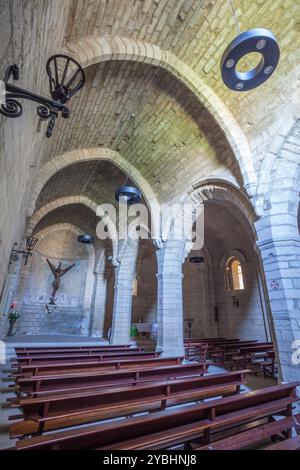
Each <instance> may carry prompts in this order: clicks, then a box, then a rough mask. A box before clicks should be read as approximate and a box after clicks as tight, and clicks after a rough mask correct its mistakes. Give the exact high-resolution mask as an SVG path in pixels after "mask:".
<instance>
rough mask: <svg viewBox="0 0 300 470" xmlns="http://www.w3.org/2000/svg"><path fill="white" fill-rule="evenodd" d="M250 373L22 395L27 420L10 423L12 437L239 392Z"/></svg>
mask: <svg viewBox="0 0 300 470" xmlns="http://www.w3.org/2000/svg"><path fill="white" fill-rule="evenodd" d="M247 372H249V371H247V370H246V371H242V372H234V373H227V374H217V375H211V376H206V377H200V378H199V377H194V378H188V379H180V380H174V381H171V382H170V381H166V382H154V383H153V382H152V383H147V384H143V385H136V386H135V387H121V388H105V389H97V390H90V391H85V392H84V391H82V390H81V391H79V392H77V393H72V394H60V395H59V394H56V395H55V396H53V395H47V396H45V397H39V398H21V399H20V400H19V401H18V403H13V405H12V406H13V407H19V408H21V409H22V411H23V417H24V420H23V421H20V422H17V423H14V424H12V425H11V426H10V432H11V437H12V438H15V437H21V436H23V435H29V434H35V433H38V434H42V433H43V432H44V431H50V430H55V429H61V428H64V427H69V426H74V425H80V424H83V423H89V422H95V421H101V420H105V419H109V418H115V417H120V416H129V415H132V414H135V413H140V412H145V411H147V412H149V411H153V410H159V409H165V408H166V407H168V406H173V405H177V404H182V403H188V402H191V401H196V400H203V399H205V398H210V397H216V396H227V395H233V394H236V393H239V390H240V386H241V385H242V384H243V383H245V374H246V373H247Z"/></svg>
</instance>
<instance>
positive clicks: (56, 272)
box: [47, 258, 75, 305]
mask: <svg viewBox="0 0 300 470" xmlns="http://www.w3.org/2000/svg"><path fill="white" fill-rule="evenodd" d="M47 263H48V265H49V267H50V269H51V271H52V273H53V276H54V281H53V284H52V287H53V291H52V294H51V297H49V300H50V305H55V300H56V299H55V294H56V292H57V291H58V289H59V287H60V278H61V277H62V276H63V275H64V274H66V273H67V272H68V271H70V269H72V268H73V267H74V266H75V263H73V264H70V266H67V267H66V268H64V269H62V267H61V263H59V265H58V266H57V268H55V266H53V264H52V263H51V261H49V260H48V258H47Z"/></svg>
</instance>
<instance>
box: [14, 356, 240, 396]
mask: <svg viewBox="0 0 300 470" xmlns="http://www.w3.org/2000/svg"><path fill="white" fill-rule="evenodd" d="M206 367H207V365H206V363H193V364H175V365H164V364H163V363H162V364H161V365H160V364H157V365H154V366H153V367H147V368H140V367H137V368H136V369H129V370H128V369H124V370H112V371H107V372H106V373H105V374H103V373H102V372H101V371H100V372H97V371H96V372H83V373H76V372H75V373H66V374H64V375H63V374H59V375H50V376H32V377H27V378H20V379H19V381H18V384H17V385H15V387H14V388H15V391H16V393H17V394H19V395H20V394H27V395H31V396H43V395H45V394H50V393H69V392H71V393H72V391H76V390H80V389H84V390H86V389H90V388H99V387H110V386H116V387H117V386H122V385H131V386H135V385H137V384H140V383H145V382H151V381H159V380H160V381H162V380H174V379H179V378H181V377H194V376H200V375H203V374H204V373H205V371H206ZM240 372H242V371H240Z"/></svg>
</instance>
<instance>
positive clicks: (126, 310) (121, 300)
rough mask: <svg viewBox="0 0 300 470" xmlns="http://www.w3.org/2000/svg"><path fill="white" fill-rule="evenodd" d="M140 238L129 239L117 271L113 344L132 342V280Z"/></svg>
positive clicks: (111, 340)
mask: <svg viewBox="0 0 300 470" xmlns="http://www.w3.org/2000/svg"><path fill="white" fill-rule="evenodd" d="M138 247H139V240H129V241H128V242H127V245H126V248H125V249H124V251H123V255H122V258H121V260H120V264H119V266H118V267H116V272H115V292H114V307H113V318H112V329H111V338H110V343H111V344H129V343H130V325H131V309H132V281H133V279H134V276H135V272H136V260H137V255H138Z"/></svg>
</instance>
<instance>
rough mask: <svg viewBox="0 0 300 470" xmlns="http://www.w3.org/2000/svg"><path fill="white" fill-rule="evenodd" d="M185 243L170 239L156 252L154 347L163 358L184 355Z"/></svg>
mask: <svg viewBox="0 0 300 470" xmlns="http://www.w3.org/2000/svg"><path fill="white" fill-rule="evenodd" d="M184 247H185V243H183V242H182V241H177V240H169V241H167V242H166V243H164V245H163V246H162V248H160V249H158V250H157V252H156V255H157V270H158V272H157V283H158V285H157V295H158V300H157V322H158V336H157V348H156V350H157V351H159V352H162V356H164V357H172V356H184V339H183V300H182V280H183V274H182V261H183V253H184Z"/></svg>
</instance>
